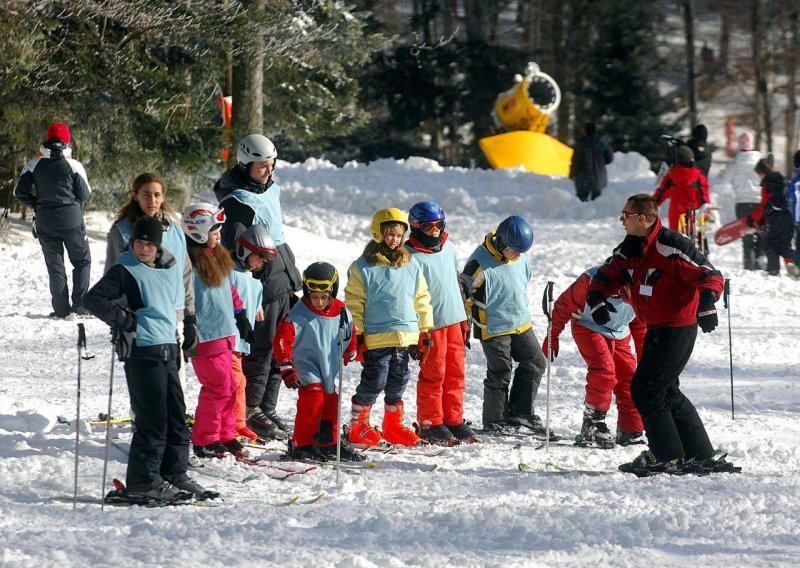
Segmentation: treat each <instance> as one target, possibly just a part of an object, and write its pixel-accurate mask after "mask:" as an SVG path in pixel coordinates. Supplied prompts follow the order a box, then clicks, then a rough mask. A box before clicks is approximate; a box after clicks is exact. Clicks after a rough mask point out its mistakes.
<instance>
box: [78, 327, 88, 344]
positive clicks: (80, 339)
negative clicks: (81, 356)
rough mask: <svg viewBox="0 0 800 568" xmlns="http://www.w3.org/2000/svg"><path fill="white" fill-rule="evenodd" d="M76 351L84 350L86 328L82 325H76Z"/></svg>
mask: <svg viewBox="0 0 800 568" xmlns="http://www.w3.org/2000/svg"><path fill="white" fill-rule="evenodd" d="M78 349H86V328H84V327H83V324H82V323H79V324H78Z"/></svg>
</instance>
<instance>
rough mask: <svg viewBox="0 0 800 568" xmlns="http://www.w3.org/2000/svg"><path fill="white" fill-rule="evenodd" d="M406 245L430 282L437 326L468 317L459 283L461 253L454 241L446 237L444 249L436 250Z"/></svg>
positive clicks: (429, 286) (464, 319)
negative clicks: (449, 240) (459, 255)
mask: <svg viewBox="0 0 800 568" xmlns="http://www.w3.org/2000/svg"><path fill="white" fill-rule="evenodd" d="M406 249H407V250H408V252H410V253H411V254H412V255H413V257H414V259H415V260H416V261H417V262H419V263H420V265H421V266H422V274H423V275H424V276H425V281H426V282H427V283H428V290H429V291H430V293H431V306H432V307H433V329H441V328H443V327H447V326H448V325H453V324H454V323H459V322H462V321H466V319H467V312H466V309H465V308H464V302H463V301H462V298H461V287H460V286H459V284H458V257H457V256H456V249H455V248H454V247H453V245H451V244H450V243H449V242H447V241H445V243H444V247H442V250H441V251H439V252H434V253H426V252H422V251H418V250H416V249H414V248H413V247H412V246H411V245H409V244H408V243H406Z"/></svg>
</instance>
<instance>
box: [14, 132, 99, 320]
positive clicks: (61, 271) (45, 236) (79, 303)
mask: <svg viewBox="0 0 800 568" xmlns="http://www.w3.org/2000/svg"><path fill="white" fill-rule="evenodd" d="M69 143H70V134H69V128H68V127H67V125H66V124H64V123H63V122H54V123H53V124H51V125H50V128H48V129H47V134H46V135H45V141H44V142H43V143H42V145H41V146H39V153H38V154H37V155H36V157H35V158H34V159H32V160H31V161H30V162H28V163H27V164H26V165H25V167H24V168H23V169H22V173H21V174H20V176H19V181H18V182H17V186H16V187H15V188H14V197H16V198H17V199H18V200H19V201H20V202H22V203H24V204H25V205H27V206H28V207H30V208H31V209H33V211H34V215H35V217H34V235H35V236H36V237H37V238H38V239H39V244H40V245H42V253H43V254H44V262H45V264H46V265H47V273H48V275H49V277H50V295H51V296H52V304H53V312H52V313H51V314H50V317H57V318H65V317H67V316H68V315H70V313H71V312H75V313H76V314H78V315H87V314H88V313H89V312H88V311H87V310H86V308H84V307H83V297H84V296H85V295H86V292H87V291H88V290H89V270H90V268H91V265H92V259H91V256H90V255H89V241H88V240H87V238H86V228H85V226H84V224H83V211H82V210H81V204H82V203H84V202H85V201H86V200H87V199H89V194H91V192H92V188H91V187H90V186H89V180H88V179H87V178H86V171H85V170H84V169H83V165H81V163H80V162H79V161H77V160H73V159H72V157H71V156H72V149H71V148H70V146H69ZM65 248H66V249H67V255H69V261H70V262H71V263H72V304H71V305H70V295H69V287H68V286H67V273H66V270H65V268H64V249H65Z"/></svg>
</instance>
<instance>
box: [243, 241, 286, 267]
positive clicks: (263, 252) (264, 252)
mask: <svg viewBox="0 0 800 568" xmlns="http://www.w3.org/2000/svg"><path fill="white" fill-rule="evenodd" d="M237 242H238V243H239V244H240V245H242V246H243V247H244V248H246V249H247V250H249V251H250V252H251V253H252V254H254V255H256V256H257V257H258V258H261V259H263V260H266V261H267V262H272V261H273V260H275V259H276V258H278V249H276V248H264V247H259V246H256V245H254V244H253V243H251V242H249V241H247V240H245V239H242V238H239V239H238V240H237Z"/></svg>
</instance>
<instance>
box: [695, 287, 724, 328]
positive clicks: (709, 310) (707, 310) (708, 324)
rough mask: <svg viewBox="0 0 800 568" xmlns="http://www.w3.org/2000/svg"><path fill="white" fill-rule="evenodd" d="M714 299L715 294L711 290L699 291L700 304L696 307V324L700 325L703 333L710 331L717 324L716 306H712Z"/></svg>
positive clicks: (715, 299) (715, 298) (715, 297)
mask: <svg viewBox="0 0 800 568" xmlns="http://www.w3.org/2000/svg"><path fill="white" fill-rule="evenodd" d="M716 301H717V295H716V294H715V293H714V292H713V291H712V290H703V291H702V292H700V305H699V306H698V307H697V325H699V326H700V329H702V330H703V333H709V332H712V331H714V329H715V328H716V327H717V326H718V325H719V318H718V317H717V308H716V307H715V306H714V303H715V302H716Z"/></svg>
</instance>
